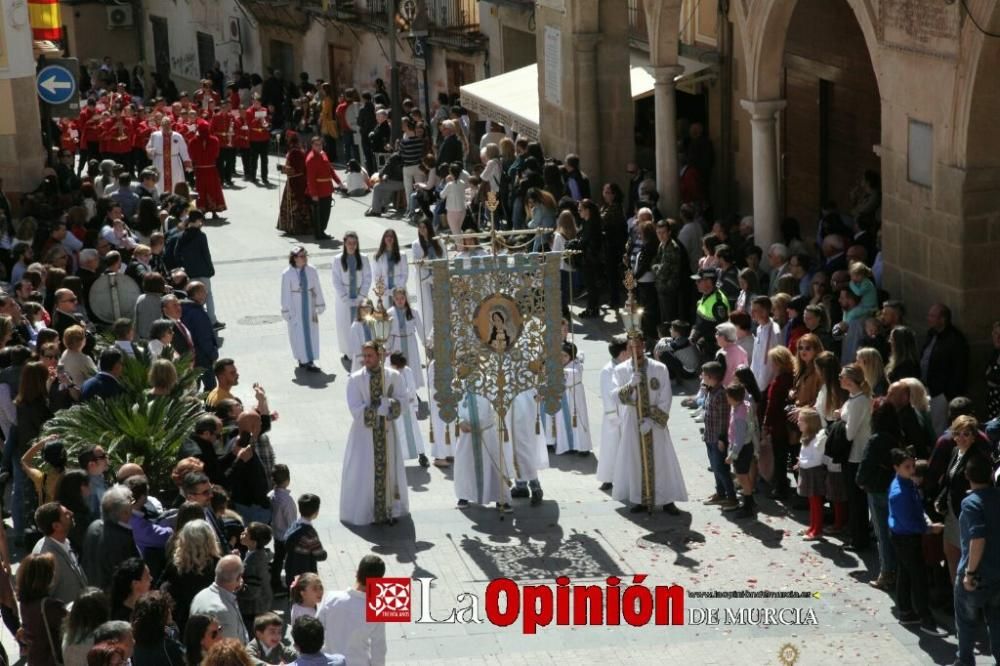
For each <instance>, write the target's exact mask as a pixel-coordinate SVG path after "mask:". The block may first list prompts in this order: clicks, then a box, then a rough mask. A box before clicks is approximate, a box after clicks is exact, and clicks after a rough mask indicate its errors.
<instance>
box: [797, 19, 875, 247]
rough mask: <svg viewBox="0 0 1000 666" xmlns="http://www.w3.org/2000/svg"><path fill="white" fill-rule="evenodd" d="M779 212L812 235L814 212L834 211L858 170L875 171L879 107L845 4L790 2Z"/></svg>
mask: <svg viewBox="0 0 1000 666" xmlns="http://www.w3.org/2000/svg"><path fill="white" fill-rule="evenodd" d="M784 74H785V81H784V84H785V99H786V100H787V101H788V107H787V110H786V112H785V114H784V119H785V122H784V126H783V128H782V130H783V131H782V142H783V148H782V151H783V162H782V166H783V174H784V183H783V185H784V201H785V214H786V215H787V216H789V217H795V218H797V219H798V220H799V222H800V223H801V225H802V232H803V235H804V236H812V235H814V234H815V230H816V221H817V219H818V216H819V212H820V208H821V206H823V205H824V204H825V203H827V202H829V201H834V202H836V203H837V205H838V208H839V209H840V210H841V211H844V212H846V211H848V210H849V209H850V207H851V204H850V193H851V190H852V189H853V188H854V186H855V185H856V184H857V182H858V179H859V177H860V174H861V172H862V171H863V170H864V169H873V170H875V171H878V170H879V158H878V156H877V155H876V154H875V153H874V152H873V146H875V145H877V144H878V143H879V142H880V137H881V127H882V123H881V103H880V100H879V92H878V83H877V81H876V79H875V72H874V70H873V69H872V63H871V58H870V57H869V54H868V47H867V45H866V44H865V39H864V35H863V34H862V32H861V27H860V26H859V25H858V22H857V19H856V17H855V16H854V11H853V10H852V9H851V7H850V5H849V4H848V3H847V0H798V3H797V4H796V7H795V11H794V13H793V15H792V19H791V22H790V24H789V27H788V33H787V38H786V41H785V51H784Z"/></svg>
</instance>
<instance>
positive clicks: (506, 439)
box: [500, 421, 510, 458]
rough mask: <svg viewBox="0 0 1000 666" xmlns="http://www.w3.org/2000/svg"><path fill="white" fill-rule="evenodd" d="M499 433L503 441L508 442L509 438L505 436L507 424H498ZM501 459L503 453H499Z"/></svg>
mask: <svg viewBox="0 0 1000 666" xmlns="http://www.w3.org/2000/svg"><path fill="white" fill-rule="evenodd" d="M500 431H501V432H503V441H504V442H509V441H510V437H509V436H508V434H507V424H506V423H504V422H503V421H501V422H500ZM500 456H501V458H502V457H503V452H501V453H500Z"/></svg>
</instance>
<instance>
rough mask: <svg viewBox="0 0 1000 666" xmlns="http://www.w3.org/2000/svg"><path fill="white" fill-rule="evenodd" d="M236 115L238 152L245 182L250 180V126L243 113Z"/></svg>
mask: <svg viewBox="0 0 1000 666" xmlns="http://www.w3.org/2000/svg"><path fill="white" fill-rule="evenodd" d="M235 113H236V115H235V116H234V117H235V119H236V129H235V131H236V137H235V141H236V152H237V153H239V155H240V166H242V167H243V180H245V181H249V180H250V126H249V125H247V121H246V117H245V116H244V114H243V112H242V111H240V110H237V111H236V112H235Z"/></svg>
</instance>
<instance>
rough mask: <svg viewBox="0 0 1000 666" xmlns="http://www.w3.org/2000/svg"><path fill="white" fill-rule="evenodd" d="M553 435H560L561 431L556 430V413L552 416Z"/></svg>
mask: <svg viewBox="0 0 1000 666" xmlns="http://www.w3.org/2000/svg"><path fill="white" fill-rule="evenodd" d="M552 436H553V437H558V436H559V433H558V432H556V417H555V415H553V416H552Z"/></svg>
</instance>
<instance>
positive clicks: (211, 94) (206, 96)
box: [194, 79, 220, 111]
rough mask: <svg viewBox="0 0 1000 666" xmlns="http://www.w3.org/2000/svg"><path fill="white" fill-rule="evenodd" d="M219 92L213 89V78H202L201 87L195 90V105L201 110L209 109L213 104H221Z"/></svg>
mask: <svg viewBox="0 0 1000 666" xmlns="http://www.w3.org/2000/svg"><path fill="white" fill-rule="evenodd" d="M219 101H220V100H219V93H217V92H215V91H214V90H212V81H211V79H202V80H201V88H198V90H195V91H194V105H195V107H196V108H197V109H198V110H199V111H208V110H209V108H210V107H211V105H212V104H214V105H215V106H219Z"/></svg>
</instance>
